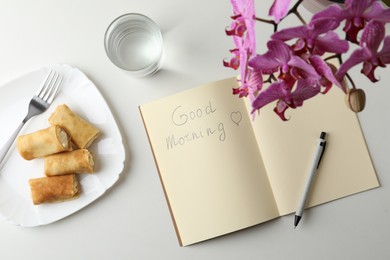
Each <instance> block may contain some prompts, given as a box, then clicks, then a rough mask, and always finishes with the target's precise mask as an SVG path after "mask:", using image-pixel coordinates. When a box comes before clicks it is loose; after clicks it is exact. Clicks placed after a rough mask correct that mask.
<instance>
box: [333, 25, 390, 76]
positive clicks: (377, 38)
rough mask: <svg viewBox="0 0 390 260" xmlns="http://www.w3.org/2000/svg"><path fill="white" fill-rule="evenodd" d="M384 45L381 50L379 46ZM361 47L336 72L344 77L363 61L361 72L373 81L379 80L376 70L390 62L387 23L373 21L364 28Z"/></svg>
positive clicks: (389, 39) (389, 40)
mask: <svg viewBox="0 0 390 260" xmlns="http://www.w3.org/2000/svg"><path fill="white" fill-rule="evenodd" d="M382 42H383V47H382V49H381V50H380V51H379V46H380V45H381V43H382ZM360 46H361V48H360V49H357V50H355V51H354V52H353V53H352V54H351V56H350V57H349V58H348V59H347V60H346V61H345V62H344V63H343V64H342V65H341V66H340V68H339V70H338V71H337V73H336V77H337V78H338V79H340V80H341V79H342V78H343V77H344V75H345V74H346V73H347V71H348V70H349V69H351V68H352V67H353V66H355V65H357V64H360V63H362V62H363V68H362V70H361V72H362V73H363V74H364V75H366V76H367V77H368V78H369V79H370V80H371V81H372V82H376V81H378V80H377V79H376V78H375V75H374V71H375V69H376V68H377V67H378V66H380V67H386V64H390V36H386V37H385V25H384V24H383V23H382V22H377V21H371V22H369V23H368V24H367V25H366V27H365V28H364V30H363V34H362V38H361V41H360Z"/></svg>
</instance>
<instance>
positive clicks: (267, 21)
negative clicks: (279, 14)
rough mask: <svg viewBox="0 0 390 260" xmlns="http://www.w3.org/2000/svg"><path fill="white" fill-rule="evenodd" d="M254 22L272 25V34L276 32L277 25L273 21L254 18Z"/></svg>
mask: <svg viewBox="0 0 390 260" xmlns="http://www.w3.org/2000/svg"><path fill="white" fill-rule="evenodd" d="M256 21H259V22H263V23H269V24H272V25H273V26H274V32H276V31H277V30H278V24H277V23H275V21H273V20H266V19H263V18H259V17H256Z"/></svg>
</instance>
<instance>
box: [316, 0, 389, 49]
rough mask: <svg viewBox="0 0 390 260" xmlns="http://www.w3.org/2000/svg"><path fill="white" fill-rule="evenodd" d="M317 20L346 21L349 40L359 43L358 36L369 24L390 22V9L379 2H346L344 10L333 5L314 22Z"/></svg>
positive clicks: (319, 14) (371, 0)
mask: <svg viewBox="0 0 390 260" xmlns="http://www.w3.org/2000/svg"><path fill="white" fill-rule="evenodd" d="M316 19H335V20H337V21H338V22H341V21H343V20H345V21H346V22H345V26H344V28H343V30H344V31H345V32H346V33H347V38H348V40H350V41H351V42H354V43H359V42H358V38H357V35H358V33H359V31H360V30H362V29H363V28H364V27H365V25H366V23H367V22H369V21H371V20H376V21H380V22H390V9H388V8H385V7H384V6H383V4H382V3H381V2H380V1H378V0H345V4H344V8H341V7H340V6H338V5H331V6H330V7H328V8H327V9H325V10H323V11H321V12H319V13H317V14H315V15H314V16H313V18H312V21H313V20H316Z"/></svg>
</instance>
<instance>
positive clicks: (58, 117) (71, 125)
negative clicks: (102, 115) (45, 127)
mask: <svg viewBox="0 0 390 260" xmlns="http://www.w3.org/2000/svg"><path fill="white" fill-rule="evenodd" d="M49 122H50V124H51V125H58V126H61V127H63V128H64V129H65V130H66V131H67V132H68V133H69V134H70V136H71V137H72V141H73V143H74V144H75V145H76V146H77V147H78V148H88V147H89V146H90V145H91V143H92V142H93V141H94V140H95V139H96V138H97V137H98V136H99V129H97V128H96V127H94V126H93V125H91V124H90V123H88V122H87V121H85V120H84V119H82V118H81V117H79V116H78V115H77V114H75V113H74V112H73V111H72V110H70V108H69V107H68V106H67V105H65V104H63V105H60V106H58V107H57V108H56V110H55V111H54V113H53V114H52V115H51V116H50V118H49Z"/></svg>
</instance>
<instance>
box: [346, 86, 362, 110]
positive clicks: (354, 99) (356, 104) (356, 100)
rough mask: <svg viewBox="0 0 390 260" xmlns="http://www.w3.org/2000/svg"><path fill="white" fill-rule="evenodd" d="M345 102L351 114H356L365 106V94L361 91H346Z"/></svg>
mask: <svg viewBox="0 0 390 260" xmlns="http://www.w3.org/2000/svg"><path fill="white" fill-rule="evenodd" d="M345 102H346V103H347V106H348V107H349V108H350V109H351V110H352V111H353V112H355V113H358V112H360V111H362V110H363V109H364V106H365V105H366V94H365V93H364V91H363V90H362V89H355V88H354V89H348V90H347V94H346V95H345Z"/></svg>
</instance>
